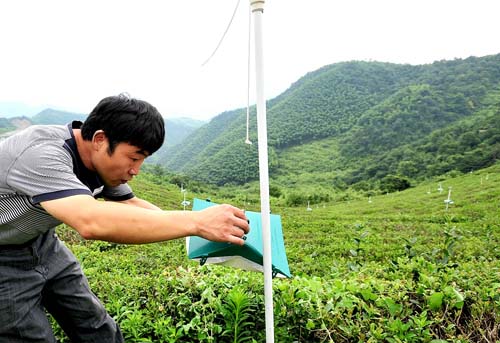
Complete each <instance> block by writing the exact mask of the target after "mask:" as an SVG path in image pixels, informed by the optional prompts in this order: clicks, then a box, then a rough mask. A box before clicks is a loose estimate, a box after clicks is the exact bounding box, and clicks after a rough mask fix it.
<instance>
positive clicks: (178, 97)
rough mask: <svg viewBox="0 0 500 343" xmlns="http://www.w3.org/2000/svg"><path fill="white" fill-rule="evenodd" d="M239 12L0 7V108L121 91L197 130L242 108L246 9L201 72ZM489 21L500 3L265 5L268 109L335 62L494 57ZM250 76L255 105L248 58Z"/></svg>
mask: <svg viewBox="0 0 500 343" xmlns="http://www.w3.org/2000/svg"><path fill="white" fill-rule="evenodd" d="M237 2H238V0H215V1H207V0H180V1H172V0H136V1H130V0H86V1H71V0H58V1H56V0H44V1H39V0H33V1H24V0H16V1H10V0H0V102H6V101H19V102H24V103H26V104H29V105H33V106H54V107H57V108H59V109H64V110H68V111H75V112H79V113H88V112H89V111H91V110H92V108H93V107H94V106H95V105H96V104H97V102H98V101H99V100H100V99H101V98H103V97H105V96H108V95H115V94H118V93H120V92H128V93H129V94H130V95H132V96H134V97H137V98H140V99H144V100H147V101H149V102H151V103H152V104H153V105H155V106H156V107H157V108H158V109H159V110H160V112H161V113H162V114H163V115H164V116H165V117H180V116H185V117H191V118H198V119H209V118H211V117H214V116H215V115H217V114H219V113H221V112H223V111H225V110H232V109H236V108H239V107H245V106H246V103H247V64H248V63H247V57H248V49H247V46H248V17H249V15H248V12H249V11H248V9H249V1H248V0H240V4H239V7H238V10H237V12H236V15H235V17H234V20H233V22H232V25H231V27H230V29H229V31H228V33H227V35H226V37H225V39H224V41H223V42H222V44H221V46H220V47H219V49H218V51H217V52H216V53H215V55H214V56H213V57H212V58H211V59H210V60H209V61H208V63H206V64H205V65H204V66H202V64H203V63H204V62H205V61H206V60H207V58H208V57H209V56H210V55H211V54H212V52H213V51H214V49H215V48H216V46H217V44H218V43H219V40H220V39H221V37H222V35H223V33H224V31H225V29H226V27H227V25H228V23H229V21H230V19H231V16H232V14H233V11H234V9H235V7H236V4H237ZM499 14H500V1H498V0H474V1H472V0H471V1H457V0H418V1H414V0H404V1H403V0H378V1H374V0H344V1H340V0H300V1H299V0H266V3H265V12H264V17H263V20H264V27H263V32H264V63H265V69H264V70H265V86H264V90H265V94H266V98H267V99H270V98H273V97H275V96H277V95H278V94H280V93H282V92H283V91H285V90H286V89H287V88H288V87H289V86H290V85H291V84H292V83H293V82H295V81H296V80H297V79H299V78H300V77H302V76H303V75H304V74H306V73H307V72H309V71H313V70H316V69H318V68H320V67H322V66H324V65H327V64H331V63H336V62H341V61H350V60H365V61H369V60H374V61H383V62H394V63H410V64H423V63H432V62H433V61H436V60H443V59H448V60H449V59H454V58H466V57H468V56H485V55H491V54H497V53H500V37H499V34H500V20H499V19H498V18H499ZM252 34H253V30H252ZM251 66H252V81H251V82H252V83H251V85H252V86H251V88H250V92H251V101H252V102H253V99H254V94H255V86H254V78H253V75H254V74H253V73H254V71H253V68H254V65H253V54H252V64H251Z"/></svg>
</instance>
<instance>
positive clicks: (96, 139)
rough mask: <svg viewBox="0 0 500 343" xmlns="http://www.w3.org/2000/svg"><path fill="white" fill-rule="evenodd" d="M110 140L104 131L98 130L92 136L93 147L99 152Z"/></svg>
mask: <svg viewBox="0 0 500 343" xmlns="http://www.w3.org/2000/svg"><path fill="white" fill-rule="evenodd" d="M107 140H108V138H107V137H106V134H105V133H104V131H103V130H97V131H96V132H94V136H92V146H93V147H94V149H95V150H99V149H100V148H101V146H102V145H103V144H104V143H105V142H106V141H107Z"/></svg>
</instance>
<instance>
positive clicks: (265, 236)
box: [250, 0, 274, 343]
mask: <svg viewBox="0 0 500 343" xmlns="http://www.w3.org/2000/svg"><path fill="white" fill-rule="evenodd" d="M250 6H251V8H252V13H253V14H254V16H253V17H254V32H255V76H256V77H255V82H256V87H257V91H256V106H257V131H258V133H257V137H258V140H259V178H260V210H261V217H262V244H263V250H264V302H265V311H266V343H274V318H273V274H272V261H271V216H270V205H269V170H268V157H267V122H266V99H265V97H264V63H263V62H264V58H263V43H262V14H263V13H264V0H250Z"/></svg>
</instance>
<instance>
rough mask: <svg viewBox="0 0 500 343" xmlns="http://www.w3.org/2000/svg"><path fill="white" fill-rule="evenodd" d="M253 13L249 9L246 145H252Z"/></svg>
mask: <svg viewBox="0 0 500 343" xmlns="http://www.w3.org/2000/svg"><path fill="white" fill-rule="evenodd" d="M251 31H252V11H251V9H250V8H249V9H248V60H247V62H248V64H247V137H246V139H245V143H246V144H249V145H251V144H252V141H251V140H250V134H249V129H250V52H251V47H250V46H251V36H252V35H251Z"/></svg>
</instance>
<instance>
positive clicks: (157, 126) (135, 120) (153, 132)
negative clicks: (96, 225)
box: [81, 95, 165, 186]
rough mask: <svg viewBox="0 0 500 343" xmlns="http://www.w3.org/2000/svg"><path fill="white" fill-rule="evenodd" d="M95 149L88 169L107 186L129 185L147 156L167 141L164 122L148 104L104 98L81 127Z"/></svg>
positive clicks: (120, 98)
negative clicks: (94, 172) (127, 183)
mask: <svg viewBox="0 0 500 343" xmlns="http://www.w3.org/2000/svg"><path fill="white" fill-rule="evenodd" d="M81 136H82V138H83V140H84V141H87V142H89V144H90V145H89V146H91V147H92V149H91V150H90V151H91V155H89V163H90V165H89V166H88V167H89V168H91V169H92V170H95V171H96V172H97V173H98V174H99V176H100V177H101V179H102V180H103V182H104V183H105V184H106V185H108V186H117V185H119V184H121V183H126V182H128V181H130V180H131V179H132V177H134V176H135V175H137V174H138V173H139V169H140V167H141V165H142V163H143V162H144V159H145V158H146V157H147V156H150V155H151V154H152V153H154V152H155V151H157V150H158V149H159V148H160V147H161V145H162V143H163V140H164V138H165V125H164V121H163V118H162V117H161V115H160V113H159V112H158V110H157V109H156V108H154V107H153V106H151V105H150V104H148V103H147V102H145V101H142V100H137V99H131V98H129V97H127V96H125V95H119V96H111V97H107V98H104V99H103V100H101V101H100V102H99V104H97V106H96V107H95V108H94V110H93V111H92V112H91V113H90V115H89V116H88V118H87V119H86V120H85V122H84V123H83V125H82V127H81Z"/></svg>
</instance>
